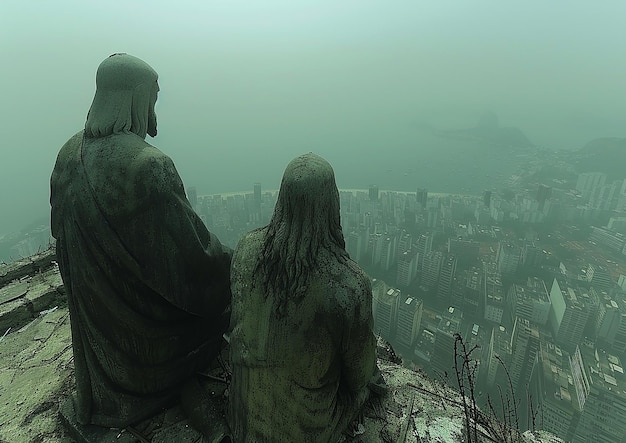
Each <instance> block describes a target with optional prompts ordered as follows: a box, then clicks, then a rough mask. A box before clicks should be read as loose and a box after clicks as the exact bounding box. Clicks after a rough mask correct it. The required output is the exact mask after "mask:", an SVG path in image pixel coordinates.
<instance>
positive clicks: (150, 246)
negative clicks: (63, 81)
mask: <svg viewBox="0 0 626 443" xmlns="http://www.w3.org/2000/svg"><path fill="white" fill-rule="evenodd" d="M50 190H51V192H50V202H51V206H52V214H51V225H52V235H53V236H54V237H55V238H56V240H57V257H58V263H59V268H60V271H61V276H62V278H63V281H64V284H65V287H66V290H67V294H68V305H69V311H70V320H71V330H72V344H73V351H74V364H75V372H76V383H77V396H76V400H77V405H76V410H77V412H78V417H77V418H78V420H79V422H81V423H91V424H96V425H101V426H112V427H123V426H126V425H129V424H131V423H134V422H136V421H138V420H141V419H144V418H146V417H148V416H150V415H152V414H153V413H155V412H156V411H158V410H159V409H160V408H162V407H163V406H165V405H167V404H168V403H169V402H170V401H172V400H173V399H174V398H175V396H176V395H177V393H178V389H179V387H180V385H181V384H182V383H183V382H184V381H185V380H187V379H188V378H189V377H190V376H192V375H193V374H194V372H195V371H197V370H198V369H200V368H202V367H203V366H204V365H206V364H207V363H208V362H209V361H210V360H211V358H212V357H214V356H215V355H216V354H217V352H219V349H220V346H221V344H220V340H221V335H222V333H223V332H224V330H225V328H226V326H227V323H228V312H225V311H226V309H227V306H228V305H229V303H230V288H229V266H230V258H231V252H232V251H231V250H230V249H228V248H226V247H224V246H222V245H221V243H220V242H219V240H218V239H217V238H216V237H215V236H213V235H212V234H211V233H209V231H208V230H207V228H206V227H205V226H204V224H203V223H202V221H201V220H200V218H199V217H198V215H197V214H196V213H195V212H194V210H193V208H192V207H191V205H190V203H189V201H188V200H187V198H186V196H185V192H184V188H183V184H182V181H181V179H180V177H179V175H178V173H177V171H176V168H175V167H174V164H173V163H172V161H171V159H170V158H169V157H167V156H166V155H165V154H163V153H162V152H160V151H159V150H158V149H156V148H155V147H153V146H151V145H150V144H148V143H146V142H145V141H144V140H143V139H142V138H140V137H138V136H136V135H134V134H120V135H110V136H107V137H102V138H96V139H90V138H85V140H84V141H83V135H82V132H80V133H78V134H76V135H75V136H74V137H72V138H71V139H70V140H69V141H68V142H67V143H66V144H65V145H64V146H63V148H62V149H61V151H60V152H59V155H58V157H57V161H56V164H55V167H54V171H53V173H52V177H51V181H50Z"/></svg>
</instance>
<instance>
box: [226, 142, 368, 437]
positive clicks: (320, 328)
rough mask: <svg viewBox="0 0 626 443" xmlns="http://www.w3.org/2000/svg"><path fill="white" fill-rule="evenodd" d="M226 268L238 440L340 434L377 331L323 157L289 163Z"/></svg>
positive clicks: (362, 394) (360, 394)
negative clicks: (270, 205)
mask: <svg viewBox="0 0 626 443" xmlns="http://www.w3.org/2000/svg"><path fill="white" fill-rule="evenodd" d="M231 278H232V292H233V304H232V315H231V331H230V344H231V366H232V380H231V384H230V387H229V392H230V394H229V413H228V416H229V421H230V426H231V430H232V432H233V435H234V438H235V441H264V442H265V441H267V442H270V441H271V442H273V441H310V442H313V441H320V442H328V441H337V439H338V438H339V437H340V436H341V434H342V432H344V431H345V430H347V428H348V427H349V425H350V424H351V422H352V420H353V419H354V418H355V417H356V416H357V414H358V413H359V411H360V410H361V408H362V406H363V404H364V402H365V400H366V399H367V397H368V395H369V388H368V384H369V382H370V381H371V380H372V378H373V377H374V374H375V373H376V341H375V338H374V335H373V333H372V323H373V321H372V292H371V286H370V280H369V278H368V277H367V275H366V274H365V273H364V272H363V271H362V270H361V269H360V268H359V267H358V265H357V264H356V263H355V262H354V261H352V260H351V259H350V257H349V256H348V254H347V252H346V251H345V244H344V239H343V234H342V231H341V224H340V214H339V192H338V190H337V186H336V184H335V177H334V173H333V170H332V167H331V166H330V164H328V162H326V161H325V160H324V159H322V158H321V157H319V156H317V155H315V154H306V155H303V156H301V157H298V158H296V159H294V160H292V161H291V162H290V163H289V165H288V166H287V169H286V170H285V174H284V176H283V180H282V184H281V188H280V193H279V197H278V202H277V204H276V208H275V210H274V215H273V217H272V220H271V221H270V223H269V225H268V226H266V227H265V228H261V229H259V230H255V231H252V232H251V233H248V234H247V235H245V236H244V238H243V239H242V240H241V241H240V242H239V244H238V245H237V248H236V250H235V253H234V256H233V265H232V276H231Z"/></svg>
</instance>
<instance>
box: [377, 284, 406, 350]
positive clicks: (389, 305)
mask: <svg viewBox="0 0 626 443" xmlns="http://www.w3.org/2000/svg"><path fill="white" fill-rule="evenodd" d="M377 282H380V283H377ZM377 282H374V283H373V284H372V295H373V297H374V298H373V300H372V315H373V317H374V333H376V334H380V335H381V337H382V338H384V339H385V340H387V341H393V339H394V338H395V333H396V321H397V309H398V298H399V297H400V290H398V289H395V288H390V287H388V286H387V285H385V284H384V283H383V282H382V281H380V280H378V281H377ZM374 288H375V289H374Z"/></svg>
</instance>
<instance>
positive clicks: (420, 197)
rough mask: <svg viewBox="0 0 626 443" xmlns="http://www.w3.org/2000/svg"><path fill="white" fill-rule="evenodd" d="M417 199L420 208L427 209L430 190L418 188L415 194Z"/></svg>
mask: <svg viewBox="0 0 626 443" xmlns="http://www.w3.org/2000/svg"><path fill="white" fill-rule="evenodd" d="M415 200H416V201H417V203H418V209H426V202H427V201H428V190H427V189H425V188H418V189H417V192H416V194H415Z"/></svg>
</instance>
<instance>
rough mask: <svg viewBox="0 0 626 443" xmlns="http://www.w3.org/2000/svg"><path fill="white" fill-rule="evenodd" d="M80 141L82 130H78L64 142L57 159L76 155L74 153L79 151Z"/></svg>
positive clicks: (81, 139)
mask: <svg viewBox="0 0 626 443" xmlns="http://www.w3.org/2000/svg"><path fill="white" fill-rule="evenodd" d="M82 141H83V131H79V132H77V133H76V134H74V135H73V136H72V137H70V139H69V140H68V141H66V142H65V144H64V145H63V146H62V147H61V150H60V151H59V155H58V157H57V158H58V159H59V160H63V159H67V158H69V157H72V156H74V155H76V153H78V152H80V145H81V143H82Z"/></svg>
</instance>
